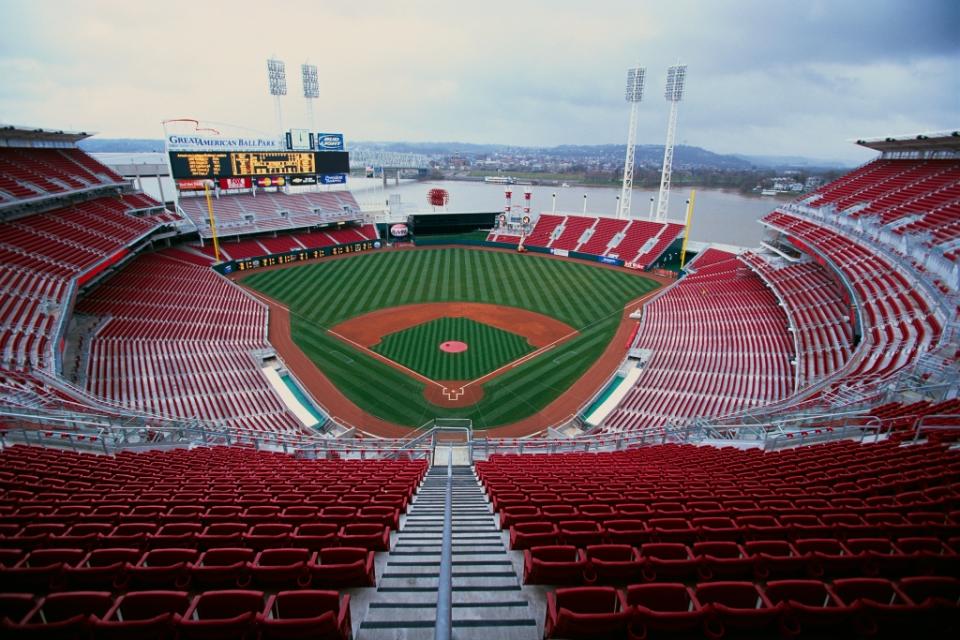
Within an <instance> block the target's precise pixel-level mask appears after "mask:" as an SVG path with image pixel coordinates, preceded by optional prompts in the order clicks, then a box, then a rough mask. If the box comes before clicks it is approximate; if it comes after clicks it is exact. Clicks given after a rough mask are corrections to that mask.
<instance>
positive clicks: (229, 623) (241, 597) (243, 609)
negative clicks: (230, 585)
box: [177, 590, 264, 640]
mask: <svg viewBox="0 0 960 640" xmlns="http://www.w3.org/2000/svg"><path fill="white" fill-rule="evenodd" d="M263 606H264V602H263V592H261V591H243V590H229V591H206V592H204V593H201V594H200V595H198V596H196V597H195V598H194V599H193V602H191V603H190V608H189V609H187V612H186V614H184V616H183V618H181V619H180V622H179V624H178V625H177V631H178V632H179V634H180V637H181V638H196V639H197V640H208V639H209V638H224V639H226V638H237V639H238V640H240V639H243V638H253V637H255V635H256V632H257V616H258V615H259V614H261V613H262V612H263Z"/></svg>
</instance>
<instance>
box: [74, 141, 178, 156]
mask: <svg viewBox="0 0 960 640" xmlns="http://www.w3.org/2000/svg"><path fill="white" fill-rule="evenodd" d="M80 148H81V149H83V150H84V151H88V152H90V153H163V140H153V139H150V138H88V139H86V140H81V141H80Z"/></svg>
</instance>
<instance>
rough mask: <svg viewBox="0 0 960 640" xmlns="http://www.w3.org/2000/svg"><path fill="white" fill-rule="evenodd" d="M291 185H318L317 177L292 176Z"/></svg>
mask: <svg viewBox="0 0 960 640" xmlns="http://www.w3.org/2000/svg"><path fill="white" fill-rule="evenodd" d="M289 183H290V184H292V185H301V184H317V176H290V180H289Z"/></svg>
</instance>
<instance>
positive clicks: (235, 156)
mask: <svg viewBox="0 0 960 640" xmlns="http://www.w3.org/2000/svg"><path fill="white" fill-rule="evenodd" d="M170 168H171V173H172V174H173V178H174V179H176V180H190V179H194V180H196V179H206V178H209V179H216V178H240V177H248V176H249V177H255V176H296V175H328V174H332V173H349V171H350V161H349V156H348V154H347V152H345V151H339V152H337V151H326V152H320V153H317V152H314V151H227V152H217V151H171V152H170Z"/></svg>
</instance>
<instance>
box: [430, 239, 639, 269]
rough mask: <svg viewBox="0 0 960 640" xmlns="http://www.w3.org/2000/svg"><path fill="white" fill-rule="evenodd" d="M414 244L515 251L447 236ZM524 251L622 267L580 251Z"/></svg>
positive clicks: (513, 246)
mask: <svg viewBox="0 0 960 640" xmlns="http://www.w3.org/2000/svg"><path fill="white" fill-rule="evenodd" d="M414 244H416V245H417V246H418V247H435V246H442V245H459V246H465V247H490V248H494V249H508V250H512V251H516V250H517V245H516V243H513V242H490V241H489V240H471V239H462V240H460V239H456V238H450V237H449V236H447V237H444V238H438V239H436V240H434V239H432V238H430V237H429V236H427V237H420V238H416V239H414ZM524 249H525V250H526V251H527V253H542V254H546V255H552V256H560V257H563V258H576V259H577V260H584V261H586V262H599V263H601V264H609V265H613V266H615V267H622V266H624V264H623V260H619V259H617V258H608V257H607V256H595V255H593V254H592V253H582V252H580V251H566V250H563V249H549V248H547V247H527V246H525V247H524Z"/></svg>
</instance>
